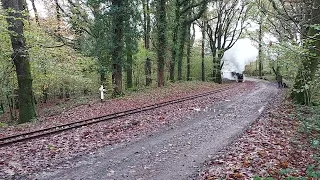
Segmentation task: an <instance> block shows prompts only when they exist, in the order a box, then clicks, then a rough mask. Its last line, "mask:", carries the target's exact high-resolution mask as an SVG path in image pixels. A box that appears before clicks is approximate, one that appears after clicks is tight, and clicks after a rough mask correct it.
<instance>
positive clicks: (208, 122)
mask: <svg viewBox="0 0 320 180" xmlns="http://www.w3.org/2000/svg"><path fill="white" fill-rule="evenodd" d="M255 81H256V82H255V83H256V88H255V89H254V90H253V91H251V92H248V93H245V94H242V95H241V96H235V97H232V98H230V99H227V100H225V101H223V102H219V103H215V104H213V105H211V106H208V107H207V108H206V109H204V110H201V111H199V112H198V113H195V114H193V115H192V116H189V117H185V118H184V120H183V121H179V122H178V123H175V124H173V125H171V126H168V127H167V128H166V129H163V130H161V131H158V132H156V133H153V134H150V135H149V136H146V137H144V138H142V139H139V140H135V141H131V142H129V143H128V142H127V143H120V144H115V145H112V146H107V147H105V148H103V149H100V150H99V151H98V152H96V153H94V154H91V155H87V156H83V157H80V158H77V159H75V160H73V161H72V162H71V163H70V164H68V168H64V169H55V170H50V171H47V172H42V173H39V174H38V175H36V179H59V180H60V179H130V180H132V179H139V180H143V179H161V180H169V179H175V180H178V179H196V178H197V174H198V173H199V171H201V170H202V169H201V167H202V165H203V163H204V162H205V161H206V160H208V159H210V157H211V156H213V155H214V154H215V153H217V152H218V151H219V150H221V149H223V148H225V147H226V146H228V145H229V144H230V143H232V142H233V141H234V140H236V138H237V137H238V136H239V135H240V134H241V133H242V132H243V131H244V130H245V129H246V128H247V127H249V125H250V124H251V123H252V122H254V121H255V120H256V119H257V118H258V117H259V115H260V114H261V113H262V112H263V110H264V109H265V107H266V105H267V104H268V102H269V101H270V99H272V98H274V97H275V96H276V95H277V93H278V91H279V90H278V89H277V87H276V85H274V84H271V83H268V82H264V81H258V80H255Z"/></svg>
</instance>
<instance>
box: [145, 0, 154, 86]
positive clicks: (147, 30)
mask: <svg viewBox="0 0 320 180" xmlns="http://www.w3.org/2000/svg"><path fill="white" fill-rule="evenodd" d="M143 9H144V11H143V12H144V13H143V15H144V23H145V24H144V44H145V48H146V51H147V58H146V64H145V76H146V86H150V85H151V83H152V79H151V59H150V57H149V50H150V33H151V21H150V4H149V0H146V2H145V3H143Z"/></svg>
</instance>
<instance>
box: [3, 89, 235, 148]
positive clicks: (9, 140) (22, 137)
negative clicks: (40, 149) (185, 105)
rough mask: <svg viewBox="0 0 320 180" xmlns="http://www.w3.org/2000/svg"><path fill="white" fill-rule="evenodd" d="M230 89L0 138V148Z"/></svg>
mask: <svg viewBox="0 0 320 180" xmlns="http://www.w3.org/2000/svg"><path fill="white" fill-rule="evenodd" d="M230 87H233V86H232V85H228V86H226V87H223V88H220V89H216V90H213V91H208V92H205V93H201V94H196V95H193V96H188V97H182V98H179V99H174V100H170V101H165V102H160V103H156V104H152V105H147V106H142V107H139V108H134V109H130V110H125V111H121V112H116V113H112V114H108V115H104V116H99V117H95V118H91V119H85V120H81V121H77V122H71V123H67V124H62V125H58V126H54V127H48V128H44V129H40V130H36V131H31V132H26V133H21V134H16V135H12V136H7V137H3V138H0V147H2V146H7V145H10V144H13V143H17V142H22V141H27V140H30V139H35V138H38V137H43V136H47V135H51V134H55V133H58V132H62V131H66V130H70V129H75V128H79V127H82V126H86V125H90V124H95V123H98V122H101V121H107V120H112V119H115V118H119V117H123V116H127V115H131V114H135V113H139V112H143V111H148V110H152V109H156V108H159V107H162V106H166V105H170V104H175V103H180V102H183V101H187V100H192V99H196V98H200V97H204V96H208V95H212V94H215V93H218V92H221V91H225V90H227V89H230Z"/></svg>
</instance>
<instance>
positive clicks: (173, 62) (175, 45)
mask: <svg viewBox="0 0 320 180" xmlns="http://www.w3.org/2000/svg"><path fill="white" fill-rule="evenodd" d="M178 3H179V1H178V0H175V5H174V6H175V7H174V8H175V10H174V21H173V26H174V27H173V31H172V47H171V48H172V49H171V60H170V70H169V79H170V81H171V82H174V74H175V66H176V59H177V54H178V46H179V45H178V34H179V27H180V7H179V4H178Z"/></svg>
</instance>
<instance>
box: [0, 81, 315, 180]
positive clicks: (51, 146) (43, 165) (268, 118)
mask: <svg viewBox="0 0 320 180" xmlns="http://www.w3.org/2000/svg"><path fill="white" fill-rule="evenodd" d="M214 88H217V85H213V84H211V83H194V84H179V85H173V86H170V87H167V88H162V89H156V90H151V89H150V90H147V91H145V92H140V93H134V94H133V95H130V96H126V97H124V98H119V99H114V100H107V101H106V102H104V103H99V102H97V101H93V102H91V103H89V104H85V105H80V106H77V107H75V108H71V109H66V110H64V111H62V113H61V114H59V112H58V113H57V112H55V113H53V114H54V115H52V116H42V117H41V118H40V119H41V120H42V121H37V122H34V123H30V124H28V125H23V126H15V127H7V128H2V129H0V132H1V134H0V136H5V135H7V134H14V133H17V132H23V131H28V130H33V129H38V128H42V127H47V126H51V125H55V124H59V123H65V122H70V121H75V120H78V119H86V118H89V117H94V116H97V115H99V116H101V115H103V114H108V113H112V112H115V111H119V110H124V109H130V108H132V107H139V106H141V105H146V104H148V103H150V104H152V103H154V102H157V101H161V100H166V99H173V98H178V97H181V96H188V95H191V94H196V93H201V92H205V91H209V90H212V89H214ZM254 88H255V85H254V84H253V83H251V82H246V83H242V84H237V88H236V90H229V91H225V92H223V93H220V94H219V95H215V96H211V97H206V98H199V99H197V100H192V101H188V102H184V103H181V104H179V105H178V106H169V107H163V108H159V109H158V110H154V111H152V112H148V113H144V114H141V115H135V116H129V117H125V118H119V119H117V120H114V121H112V122H104V123H100V124H99V125H91V126H89V127H83V128H80V129H76V130H73V131H69V132H64V133H61V134H59V135H53V136H49V137H45V138H40V139H37V140H31V141H29V142H24V143H17V144H14V145H11V146H8V147H1V148H0V156H1V158H0V169H1V171H0V179H34V178H35V174H36V173H37V172H40V171H49V172H50V171H53V170H54V169H58V170H59V169H64V168H70V166H72V165H71V164H72V161H73V159H77V158H79V157H81V156H84V155H86V156H88V155H94V154H95V152H96V151H97V150H99V149H101V148H102V147H103V148H104V147H106V146H107V147H108V146H110V145H111V147H112V146H113V145H115V144H118V143H120V144H123V143H128V142H130V141H132V142H134V141H136V140H139V139H141V138H142V139H143V138H144V137H145V136H150V134H153V133H154V132H156V131H159V130H160V129H166V128H170V127H171V126H172V125H173V124H174V123H175V122H179V121H181V119H183V118H184V117H186V116H190V114H197V113H198V112H199V111H203V112H205V111H206V108H207V107H208V106H207V105H208V104H212V102H214V103H215V102H220V101H228V100H229V98H231V97H237V96H239V95H240V94H242V93H247V92H250V91H252V90H254ZM271 104H274V105H272V106H270V107H269V108H267V109H266V110H265V112H264V113H263V115H262V116H260V118H259V119H258V120H257V121H256V122H255V123H253V124H252V126H251V127H250V128H249V129H248V130H247V131H246V132H244V133H243V134H242V135H241V136H240V139H238V140H236V141H233V142H234V143H232V144H231V145H230V146H228V147H227V148H225V149H223V150H220V151H219V153H218V154H217V153H215V155H213V156H208V157H207V159H206V160H207V162H206V163H205V165H204V166H203V167H197V169H198V171H199V173H196V174H194V173H195V172H190V173H191V174H193V175H192V176H189V178H190V179H220V178H222V179H251V178H252V177H254V176H255V175H257V176H264V177H266V176H271V177H273V178H275V179H283V178H285V177H286V176H288V175H292V176H298V177H299V176H303V175H305V174H306V170H307V166H308V164H310V163H315V160H314V159H313V158H312V155H313V154H315V153H316V151H315V149H312V148H310V146H308V145H309V144H310V143H309V142H308V139H307V138H306V137H305V136H304V135H303V134H300V133H297V131H296V130H297V129H298V128H299V121H297V120H296V119H295V118H294V117H295V116H294V109H293V106H292V104H291V103H290V102H288V101H285V102H283V99H281V98H280V99H279V98H278V99H277V100H275V101H274V103H271ZM43 110H44V109H43ZM54 111H56V110H54ZM46 112H48V111H46ZM42 113H43V114H46V113H45V112H44V111H43V112H42ZM40 114H41V113H40ZM171 145H172V144H171ZM187 145H188V144H187ZM169 146H170V144H169ZM138 154H139V153H137V154H136V156H138ZM208 159H211V160H208ZM202 164H203V163H202ZM149 168H151V167H148V166H145V167H144V169H145V170H148V169H149ZM284 172H286V173H284ZM107 173H108V174H107V175H108V176H107V177H110V178H107V179H116V178H112V177H113V175H114V174H115V173H117V172H116V171H113V170H110V171H108V172H107ZM130 173H133V174H134V173H135V172H134V170H132V171H131V172H130ZM197 174H198V175H197ZM189 175H190V174H189ZM124 179H125V178H124Z"/></svg>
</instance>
